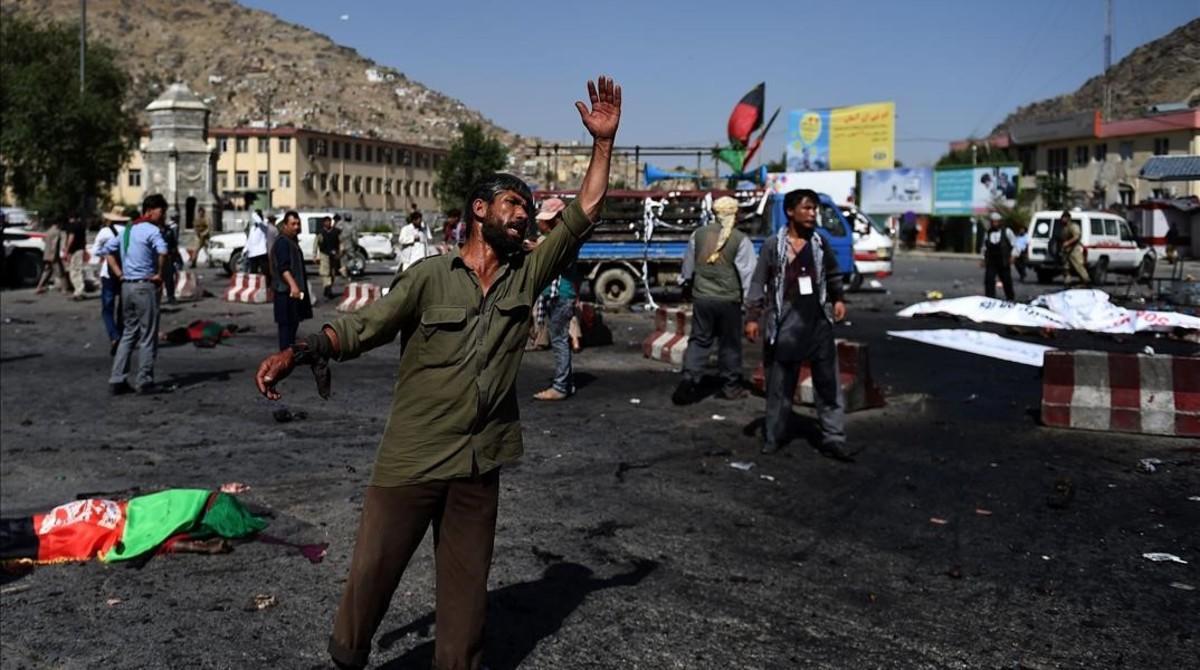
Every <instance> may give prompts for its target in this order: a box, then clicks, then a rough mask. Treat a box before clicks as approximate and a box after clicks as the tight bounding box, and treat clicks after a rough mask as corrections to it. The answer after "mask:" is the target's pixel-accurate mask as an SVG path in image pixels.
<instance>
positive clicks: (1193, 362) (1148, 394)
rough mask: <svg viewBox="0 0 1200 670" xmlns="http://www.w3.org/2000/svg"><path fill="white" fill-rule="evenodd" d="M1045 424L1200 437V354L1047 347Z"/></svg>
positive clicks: (1043, 389) (1043, 416)
mask: <svg viewBox="0 0 1200 670" xmlns="http://www.w3.org/2000/svg"><path fill="white" fill-rule="evenodd" d="M1042 423H1044V424H1045V425H1047V426H1053V427H1056V428H1080V429H1084V430H1105V431H1117V432H1122V433H1146V434H1150V435H1177V436H1185V437H1200V357H1195V356H1165V355H1147V354H1116V353H1109V352H1104V351H1047V352H1046V355H1045V357H1044V363H1043V365H1042Z"/></svg>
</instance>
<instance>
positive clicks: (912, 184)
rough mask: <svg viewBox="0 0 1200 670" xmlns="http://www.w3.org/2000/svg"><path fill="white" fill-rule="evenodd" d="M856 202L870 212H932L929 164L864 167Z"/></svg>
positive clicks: (931, 169) (931, 180)
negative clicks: (922, 166)
mask: <svg viewBox="0 0 1200 670" xmlns="http://www.w3.org/2000/svg"><path fill="white" fill-rule="evenodd" d="M860 202H861V203H862V204H861V205H860V207H859V209H861V210H863V211H864V212H869V213H871V214H904V213H905V212H912V213H914V214H932V213H933V168H895V169H892V170H865V171H863V173H862V193H861V198H860Z"/></svg>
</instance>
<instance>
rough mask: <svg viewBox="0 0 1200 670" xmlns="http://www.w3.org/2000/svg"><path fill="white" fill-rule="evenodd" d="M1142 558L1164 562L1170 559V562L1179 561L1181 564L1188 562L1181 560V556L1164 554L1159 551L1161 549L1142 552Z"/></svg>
mask: <svg viewBox="0 0 1200 670" xmlns="http://www.w3.org/2000/svg"><path fill="white" fill-rule="evenodd" d="M1142 558H1145V559H1147V560H1151V561H1154V562H1155V563H1163V562H1166V561H1170V562H1172V563H1179V564H1182V565H1187V564H1188V562H1187V561H1185V560H1183V559H1182V558H1180V557H1178V556H1176V555H1175V554H1166V553H1163V552H1161V551H1152V552H1150V553H1147V554H1142Z"/></svg>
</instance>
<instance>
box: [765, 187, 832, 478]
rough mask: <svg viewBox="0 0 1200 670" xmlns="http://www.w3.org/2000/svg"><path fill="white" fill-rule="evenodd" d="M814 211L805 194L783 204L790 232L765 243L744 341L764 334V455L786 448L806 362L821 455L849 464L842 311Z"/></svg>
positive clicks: (815, 199) (815, 204) (816, 204)
mask: <svg viewBox="0 0 1200 670" xmlns="http://www.w3.org/2000/svg"><path fill="white" fill-rule="evenodd" d="M820 203H821V201H820V198H819V196H818V195H817V194H816V193H815V192H814V191H811V190H809V189H800V190H796V191H791V192H789V193H788V194H787V195H786V196H784V200H783V209H784V212H785V213H786V214H787V219H788V225H787V227H786V228H784V229H783V230H781V231H779V232H778V233H776V234H775V235H772V236H771V237H769V238H767V240H766V242H763V246H762V252H761V254H760V255H759V257H758V265H757V267H755V268H754V278H753V280H752V281H751V285H750V295H749V297H748V298H747V301H746V307H747V319H746V339H748V340H750V341H751V342H754V341H757V340H758V336H759V333H760V332H763V333H764V334H765V337H764V339H763V366H764V367H765V368H766V375H767V380H766V382H767V418H766V423H765V425H764V440H763V446H762V453H764V454H770V453H774V452H776V451H778V450H779V448H780V446H782V444H783V442H784V441H785V440H786V437H787V425H788V420H789V419H790V418H791V415H792V397H793V396H794V395H795V393H796V384H797V382H798V381H799V375H800V365H801V363H803V362H805V361H808V362H809V363H810V364H811V366H812V380H813V391H814V394H813V395H814V396H815V399H816V407H817V419H818V421H819V423H820V426H821V447H820V450H821V453H823V454H825V455H826V456H829V457H831V458H835V459H837V460H841V461H852V460H853V457H852V456H851V455H850V453H849V452H848V451H846V416H845V409H844V403H843V401H842V389H841V385H840V384H839V383H838V364H837V345H836V344H835V343H834V341H833V324H834V323H835V322H837V321H841V320H842V319H844V318H846V303H845V302H843V301H842V272H841V270H840V269H839V268H838V262H837V258H836V257H835V256H834V254H833V252H832V250H831V249H827V248H826V243H825V240H824V238H823V237H822V236H821V234H820V233H818V232H817V228H816V226H817V216H818V211H819V209H820V206H821V204H820ZM760 323H761V325H760Z"/></svg>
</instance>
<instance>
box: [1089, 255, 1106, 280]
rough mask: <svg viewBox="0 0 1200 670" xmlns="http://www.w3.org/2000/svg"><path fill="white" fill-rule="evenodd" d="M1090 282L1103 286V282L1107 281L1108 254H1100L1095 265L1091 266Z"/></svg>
mask: <svg viewBox="0 0 1200 670" xmlns="http://www.w3.org/2000/svg"><path fill="white" fill-rule="evenodd" d="M1090 274H1091V275H1092V283H1093V284H1095V285H1097V286H1104V282H1106V281H1108V256H1101V257H1100V260H1098V261H1096V267H1094V268H1092V271H1091V273H1090Z"/></svg>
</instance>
